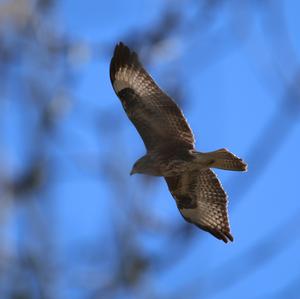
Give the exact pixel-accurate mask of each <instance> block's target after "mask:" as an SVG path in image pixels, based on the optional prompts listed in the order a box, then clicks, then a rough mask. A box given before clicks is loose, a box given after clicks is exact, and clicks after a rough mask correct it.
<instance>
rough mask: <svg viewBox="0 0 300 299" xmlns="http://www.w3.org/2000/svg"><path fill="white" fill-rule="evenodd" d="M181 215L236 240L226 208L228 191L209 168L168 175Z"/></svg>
mask: <svg viewBox="0 0 300 299" xmlns="http://www.w3.org/2000/svg"><path fill="white" fill-rule="evenodd" d="M165 180H166V182H167V184H168V187H169V190H170V192H171V194H172V196H173V197H174V198H175V200H176V204H177V207H178V209H179V211H180V213H181V215H182V216H183V217H184V218H185V219H186V220H187V221H188V222H191V223H193V224H195V225H196V226H198V227H199V228H201V229H203V230H205V231H208V232H209V233H211V234H212V235H214V236H215V237H217V238H218V239H220V240H223V241H224V242H225V243H227V242H228V240H230V241H233V237H232V235H231V234H230V226H229V221H228V212H227V205H228V201H227V195H226V193H225V191H224V190H223V188H222V185H221V183H220V182H219V180H218V178H217V176H216V175H215V173H214V172H213V171H212V170H210V169H202V170H199V171H194V172H188V173H184V174H182V175H179V176H176V177H166V178H165Z"/></svg>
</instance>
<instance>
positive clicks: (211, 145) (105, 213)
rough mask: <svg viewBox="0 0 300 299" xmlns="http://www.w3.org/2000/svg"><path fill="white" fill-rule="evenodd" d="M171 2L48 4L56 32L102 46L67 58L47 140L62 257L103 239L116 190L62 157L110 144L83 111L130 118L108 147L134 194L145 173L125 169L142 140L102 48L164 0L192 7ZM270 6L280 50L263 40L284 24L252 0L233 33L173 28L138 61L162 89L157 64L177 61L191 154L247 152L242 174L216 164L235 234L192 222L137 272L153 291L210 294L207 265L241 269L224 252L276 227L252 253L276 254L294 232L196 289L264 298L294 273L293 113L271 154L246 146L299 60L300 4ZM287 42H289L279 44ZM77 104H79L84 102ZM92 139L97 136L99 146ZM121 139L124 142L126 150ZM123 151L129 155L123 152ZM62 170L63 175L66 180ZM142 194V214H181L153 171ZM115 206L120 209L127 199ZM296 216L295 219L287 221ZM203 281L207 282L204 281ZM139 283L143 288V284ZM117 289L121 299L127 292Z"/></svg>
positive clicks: (238, 249) (161, 67)
mask: <svg viewBox="0 0 300 299" xmlns="http://www.w3.org/2000/svg"><path fill="white" fill-rule="evenodd" d="M171 2H172V1H158V0H152V1H138V0H129V1H121V0H119V1H117V0H113V1H79V0H66V1H63V2H60V3H58V4H57V5H56V11H55V13H56V14H57V15H58V17H59V24H58V28H59V29H60V30H62V31H63V32H65V34H66V35H68V36H71V37H72V38H73V39H75V40H78V41H83V43H86V44H87V45H89V44H93V45H99V46H98V47H97V51H99V53H95V52H94V50H93V51H91V52H90V59H88V60H87V61H86V62H85V63H83V64H81V65H78V66H74V71H75V74H76V78H75V80H76V85H75V89H74V90H72V95H73V96H74V98H75V100H74V103H72V107H71V110H70V113H69V114H68V116H67V117H66V119H64V123H63V131H62V139H63V144H64V145H63V148H62V149H58V148H56V147H55V146H53V149H52V150H53V153H54V154H58V156H59V157H60V158H59V160H60V163H61V164H60V173H59V174H58V177H57V179H56V181H55V188H54V189H53V191H52V193H51V194H49V197H50V198H52V200H53V206H54V213H55V217H54V218H55V219H56V222H55V224H54V227H55V231H56V233H57V235H58V237H59V238H58V240H59V242H58V244H57V247H58V250H59V252H60V253H61V256H62V259H64V258H66V257H68V255H69V254H71V255H72V253H74V252H73V250H74V249H73V248H74V246H77V245H80V244H89V243H95V242H100V243H101V242H107V241H108V240H110V238H111V230H110V228H109V223H110V220H111V219H110V218H111V215H112V213H114V210H112V208H113V205H112V203H111V198H112V197H114V196H115V195H116V194H115V192H114V190H111V186H110V185H109V184H108V182H107V181H106V180H105V179H103V180H99V177H91V176H85V174H84V172H83V171H82V170H78V168H76V167H74V165H72V163H71V162H70V160H69V159H68V156H69V155H71V156H73V155H74V156H76V155H77V154H80V153H81V152H88V153H91V160H92V157H93V155H97V154H99V153H100V154H101V155H104V154H105V153H106V152H107V151H109V150H111V145H112V144H113V142H114V136H109V135H108V134H106V135H102V136H101V137H99V134H98V132H97V131H96V130H95V129H94V128H93V127H92V125H91V120H90V118H91V119H92V118H93V117H94V115H95V114H97V109H98V110H99V111H100V110H101V111H103V110H109V111H114V115H115V116H116V118H117V119H118V120H119V121H120V122H123V123H124V122H125V123H127V126H125V127H124V126H122V128H120V130H122V134H121V136H122V138H123V139H124V140H127V141H128V142H127V143H125V142H123V143H122V142H120V144H118V143H117V144H116V150H117V151H119V153H117V154H116V159H120V162H119V163H120V165H121V166H122V167H123V168H124V169H123V175H124V180H125V182H126V186H127V188H128V189H129V190H130V192H131V194H132V196H133V197H134V196H136V194H137V193H138V192H141V191H142V190H141V180H142V178H141V177H138V176H135V177H130V176H129V175H128V174H129V171H130V169H131V165H132V164H133V163H134V161H135V160H136V159H137V158H138V157H140V156H141V155H142V154H143V153H144V148H143V143H142V141H141V139H140V137H139V135H138V134H137V132H136V131H135V128H134V127H133V126H132V125H131V124H130V122H129V121H128V120H127V117H126V115H125V113H124V111H123V109H122V107H121V105H120V103H119V100H118V98H117V97H116V95H115V94H114V92H113V90H112V88H111V84H110V81H109V73H108V69H109V61H110V54H109V53H108V52H107V51H108V50H109V49H108V48H107V45H109V46H111V50H112V48H113V45H114V44H115V43H117V42H118V41H120V40H123V41H124V42H126V38H132V36H134V34H136V33H137V32H143V30H142V29H143V28H144V27H148V28H149V27H150V28H151V24H154V25H155V24H156V23H157V22H158V20H159V17H160V15H161V12H162V11H163V10H164V8H165V7H167V6H168V5H174V7H175V6H176V5H178V6H180V7H182V9H186V14H192V13H193V5H192V4H191V5H189V4H187V2H188V1H174V4H170V3H171ZM191 3H193V2H192V1H191ZM229 3H230V4H228V5H227V6H225V7H226V8H225V9H223V10H222V11H220V12H219V14H218V19H217V22H215V24H214V30H215V31H216V32H223V31H226V30H227V31H228V30H229V29H228V28H227V27H226V26H227V25H226V24H228V22H227V20H228V18H229V16H230V15H231V5H233V4H234V1H233V2H230V1H229ZM278 3H279V4H280V3H281V7H282V9H283V14H282V15H283V16H284V18H285V21H286V26H287V32H288V40H284V39H283V40H280V42H281V43H282V44H284V45H286V44H287V43H288V42H290V43H291V45H292V46H291V47H282V48H280V47H279V49H281V51H277V48H276V47H274V48H272V47H270V46H269V41H270V40H272V38H274V37H273V36H275V37H276V34H275V35H273V33H272V32H275V33H276V30H278V32H279V31H280V30H281V28H280V27H279V28H278V27H277V26H276V22H275V23H274V24H273V23H270V24H272V25H271V27H270V28H269V30H268V31H264V30H263V26H262V24H263V22H264V21H265V19H266V18H265V15H264V13H262V12H260V13H258V12H253V11H254V10H253V9H252V8H251V5H248V9H249V10H247V11H246V12H245V13H244V14H241V15H242V16H243V18H242V19H241V20H240V23H241V24H242V25H243V26H242V25H241V28H234V30H232V28H231V30H232V31H228V32H229V34H227V35H224V36H225V38H223V39H222V38H218V35H217V34H216V39H215V40H213V41H212V40H210V39H209V37H211V35H205V34H201V33H197V30H196V33H195V32H192V29H191V35H190V37H189V38H186V36H185V34H184V33H183V32H179V33H178V34H177V35H176V36H172V38H170V41H169V42H170V43H171V44H173V45H174V44H175V45H180V46H178V47H175V48H176V53H170V55H168V53H167V55H166V54H164V55H165V56H161V57H160V58H158V59H153V60H152V61H150V62H149V63H148V64H147V69H149V70H150V72H151V74H152V75H153V77H154V78H155V79H156V80H157V82H158V83H159V84H160V85H161V86H162V87H164V88H167V83H166V82H170V80H172V78H170V72H169V73H168V72H167V71H166V70H168V69H173V70H176V71H177V73H179V74H180V78H181V80H184V95H185V96H186V98H187V100H186V103H185V106H184V108H183V110H184V114H185V116H186V117H187V119H188V121H189V123H190V125H191V127H192V128H193V131H194V135H195V137H196V141H197V143H196V146H197V148H198V149H199V150H200V151H212V150H215V149H218V148H223V147H226V148H228V149H230V150H231V151H232V152H234V153H236V154H237V155H239V156H241V157H243V158H244V159H245V160H246V161H249V159H251V162H252V164H249V171H248V173H245V174H244V173H230V172H225V171H217V173H218V176H219V178H220V179H221V180H222V183H223V186H224V188H225V189H226V191H227V193H228V195H229V200H230V203H229V211H230V222H231V228H232V232H233V235H234V237H235V241H234V242H233V243H232V244H229V245H228V244H227V245H225V244H223V243H221V242H219V241H218V240H216V239H214V238H213V237H211V236H210V235H209V234H205V233H203V232H202V231H199V239H197V237H196V238H194V239H193V244H192V246H190V248H189V250H188V251H187V252H185V253H184V257H183V258H182V259H181V261H180V262H179V263H178V264H176V266H175V267H172V268H171V269H169V270H167V271H165V272H164V273H159V274H157V273H155V272H154V273H153V274H154V275H152V276H151V277H149V278H148V280H146V285H147V286H153V288H154V289H155V292H156V293H158V294H160V293H161V294H169V293H170V294H172V291H173V289H174V285H176V286H182V287H183V288H184V289H185V288H187V289H188V290H189V291H190V292H191V293H188V296H189V297H188V298H200V297H199V296H200V295H201V290H202V289H203V290H204V294H207V293H208V294H209V292H210V290H211V289H213V288H214V284H215V282H213V281H209V277H213V274H215V276H214V277H221V276H218V275H217V274H216V273H215V272H217V271H218V270H219V269H222V268H220V265H224V264H227V263H228V266H227V267H226V269H227V270H228V279H229V280H230V276H234V275H235V274H236V273H233V272H232V271H239V270H238V269H239V267H238V265H234V264H233V265H232V267H231V265H230V263H231V261H235V258H237V257H238V256H239V255H241V254H243V253H244V252H245V251H247V250H248V249H249V248H251V247H254V246H256V245H257V244H258V242H259V241H261V240H262V239H263V238H264V236H267V235H268V234H271V233H272V232H273V231H275V230H276V233H278V240H279V241H278V243H276V242H275V243H274V245H273V247H272V246H271V248H270V249H268V250H270V251H269V252H260V253H261V254H262V255H265V256H269V255H271V254H272V252H275V251H276V248H278V247H280V246H281V244H280V241H281V240H282V241H283V242H288V241H286V240H290V238H291V239H293V241H292V242H290V243H289V245H288V246H287V247H286V248H284V249H283V250H282V251H281V252H280V254H278V255H277V256H276V257H275V258H273V259H271V260H269V261H268V262H266V263H265V264H264V265H263V266H262V267H259V268H258V269H257V270H256V271H253V272H251V274H250V275H249V276H247V277H246V278H245V279H242V280H241V281H240V282H239V283H237V284H234V285H232V286H230V287H228V288H226V289H225V290H223V291H222V292H220V293H216V294H214V295H213V296H212V297H210V296H208V295H207V296H206V295H205V297H204V298H218V299H225V298H249V299H250V298H251V299H252V298H260V296H262V298H266V297H264V296H265V295H269V294H273V292H276V290H277V289H278V290H280V289H281V288H283V287H284V286H286V285H287V284H289V282H290V281H292V280H294V279H297V278H299V277H300V276H299V263H300V255H299V250H300V242H299V229H298V226H295V227H293V228H292V229H291V227H290V226H287V230H284V227H285V225H286V223H288V221H289V219H290V218H293V217H294V215H297V212H298V214H299V211H300V203H299V192H298V185H299V173H298V169H299V168H300V159H299V158H298V157H299V150H300V139H299V136H300V122H299V118H298V121H295V124H294V125H293V126H291V127H290V128H288V132H289V133H288V134H286V138H285V139H284V141H283V142H282V143H281V145H280V146H278V147H276V149H274V151H276V153H275V156H274V157H273V159H272V160H271V162H270V163H268V157H252V156H251V150H252V149H253V147H254V144H256V145H257V143H259V145H263V144H264V142H269V141H270V140H269V139H267V140H264V139H263V140H261V139H259V136H261V134H262V132H263V131H264V130H265V128H266V126H267V125H268V123H269V121H270V119H272V118H273V117H275V115H277V114H278V113H279V117H278V119H279V120H283V119H284V118H283V117H282V118H281V117H280V115H284V111H282V114H281V112H278V106H279V103H280V102H282V101H284V100H285V95H284V93H285V86H286V85H285V84H283V78H285V80H287V81H288V82H289V80H291V79H292V74H293V72H294V71H295V70H296V69H297V64H295V63H291V62H295V61H298V60H299V53H300V39H299V28H300V24H299V16H298V12H299V10H300V3H298V2H296V1H278ZM236 5H237V4H236ZM237 6H238V5H237ZM275 6H276V5H275ZM187 7H188V9H187ZM232 7H233V6H232ZM234 7H235V6H234ZM241 15H239V16H241ZM275 20H276V18H275ZM238 24H239V23H238ZM250 24H251V25H250ZM246 25H247V26H246ZM248 25H249V27H248ZM244 28H246V29H247V32H246V34H245V33H243V29H244ZM243 34H245V36H247V37H246V38H245V37H244V35H243ZM231 35H232V36H231ZM235 35H236V36H235ZM221 36H223V35H221ZM236 40H239V41H240V42H236ZM101 45H103V47H102V46H101ZM219 48H220V49H225V50H224V51H220V52H222V53H223V52H224V53H225V54H223V55H220V56H219V55H215V54H214V52H216V53H218V49H219ZM286 48H288V49H292V51H290V52H289V51H286V50H285V49H286ZM169 56H170V58H168V57H169ZM211 59H212V61H213V62H211ZM208 61H209V62H208ZM266 66H267V67H266ZM266 70H267V71H266ZM278 70H281V71H282V72H281V71H278ZM167 91H168V90H167ZM82 106H85V107H86V108H85V109H84V110H81V109H80V107H82ZM296 108H297V106H296ZM298 108H299V107H298ZM282 109H284V108H282ZM116 125H118V124H116ZM284 126H285V124H284V123H282V127H281V124H278V127H277V128H278V132H270V134H271V135H272V134H274V136H276V134H280V130H281V129H282V128H283V129H284ZM97 138H102V140H101V146H100V148H99V140H98V139H97ZM124 145H126V147H124V148H123V146H124ZM265 145H266V147H267V146H268V144H265ZM120 146H122V148H120ZM123 156H125V157H126V159H123ZM124 160H125V161H126V162H124ZM256 163H266V166H264V167H263V169H264V171H263V173H262V174H260V173H259V169H260V168H259V167H258V165H257V164H256ZM65 174H67V175H65ZM256 175H257V176H258V177H259V178H258V179H257V180H256V181H255V182H254V183H253V185H251V187H250V188H249V189H247V192H243V191H242V190H243V189H242V188H243V186H245V185H247V184H248V182H249V184H250V180H251V178H252V177H255V176H256ZM65 177H68V179H64V178H65ZM239 186H241V187H240V188H241V189H239ZM145 197H146V198H145V199H144V200H145V208H147V209H148V212H149V213H155V214H157V215H160V216H161V217H162V218H164V219H172V220H173V221H174V223H179V222H181V221H183V219H182V218H181V216H180V214H179V213H178V211H177V208H176V206H175V203H174V201H173V198H172V197H171V195H170V194H169V192H168V190H167V187H166V185H165V183H164V181H163V180H162V179H156V180H155V184H153V185H150V187H149V190H147V196H145ZM87 203H88V204H87ZM123 204H124V206H126V203H123ZM49 217H50V216H49ZM51 217H52V216H51ZM295 223H296V224H297V225H299V224H300V223H299V222H298V223H297V222H296V221H295ZM195 230H196V228H195ZM196 236H197V234H196ZM291 236H293V237H291ZM108 242H109V241H108ZM144 242H145V243H147V242H150V245H149V244H148V245H149V246H153V247H155V246H159V244H160V243H159V241H155V236H151V238H148V239H147V237H146V238H145V240H144ZM151 242H152V243H151ZM148 245H147V246H148ZM171 250H172V248H170V251H171ZM247 258H248V256H247V255H245V259H242V260H239V262H240V268H241V269H242V268H243V267H247V268H251V264H252V263H255V258H254V257H253V256H252V257H251V259H250V257H249V260H247ZM256 258H258V257H256ZM75 267H76V266H75ZM78 267H79V265H78ZM231 269H233V270H231ZM224 276H225V278H226V274H225V275H223V276H222V277H223V278H224ZM203 281H204V285H203V284H201V282H203ZM224 283H226V281H225V282H224ZM198 284H199V289H198ZM148 291H149V293H150V294H151V291H150V290H148ZM152 291H153V290H152ZM153 292H154V291H153ZM152 294H153V293H152ZM73 295H74V294H73ZM76 295H78V294H75V295H74V298H76ZM120 297H122V298H126V296H125V295H120ZM128 298H130V297H129V296H128ZM201 298H202V297H201ZM270 298H273V297H270Z"/></svg>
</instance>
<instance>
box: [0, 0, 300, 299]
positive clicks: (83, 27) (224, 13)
mask: <svg viewBox="0 0 300 299" xmlns="http://www.w3.org/2000/svg"><path fill="white" fill-rule="evenodd" d="M299 11H300V2H299V1H296V0H286V1H284V0H277V1H271V0H264V1H262V0H261V1H258V0H245V1H239V0H222V1H221V0H197V1H196V0H194V1H193V0H148V1H146V0H143V1H140V0H126V1H122V0H112V1H96V0H91V1H82V0H65V1H55V0H1V1H0V165H1V166H0V298H1V299H6V298H9V299H10V298H12V299H29V298H30V299H31V298H33V299H39V298H45V299H46V298H47V299H48V298H49V299H50V298H55V299H65V298H69V299H73V298H74V299H77V298H78V299H79V298H80V299H81V298H82V299H86V298H87V299H92V298H142V299H146V298H147V299H148V298H149V299H150V298H155V299H156V298H157V299H167V298H168V299H171V298H172V299H173V298H174V299H181V298H182V299H183V298H204V299H206V298H216V299H224V298H246V299H253V298H254V299H265V298H299V293H300V292H299V291H300V270H299V269H300V268H299V264H300V242H299V241H300V240H299V239H300V238H299V237H300V229H299V227H300V195H299V193H300V192H299V184H300V180H299V169H300V160H299V153H300V65H299V59H300V21H299ZM119 41H123V42H125V43H127V44H128V45H129V46H130V47H131V48H133V49H135V50H136V51H137V52H138V53H139V55H140V58H141V60H142V61H143V63H144V65H145V66H146V67H147V69H148V70H149V71H150V73H151V74H152V75H153V77H154V78H155V79H156V80H157V81H158V83H159V84H160V85H161V86H162V87H163V89H164V90H166V91H167V92H168V93H169V94H170V95H171V96H173V97H174V99H175V100H176V101H177V103H178V104H179V105H180V106H181V107H182V108H183V110H184V112H185V115H186V117H187V119H188V120H189V122H190V125H191V127H192V128H193V130H194V134H195V137H196V140H197V148H198V149H199V150H200V151H211V150H215V149H218V148H222V147H226V148H229V149H230V150H232V151H233V152H234V153H236V154H238V155H239V156H241V157H243V158H244V159H245V160H246V161H247V162H248V163H249V171H248V172H247V173H232V172H225V171H217V173H218V175H219V178H220V179H221V180H222V182H223V186H224V187H225V189H226V191H227V193H228V194H229V199H230V204H229V211H230V221H231V227H232V233H233V235H234V237H235V241H234V242H233V243H231V244H224V243H223V242H221V241H219V240H217V239H215V238H213V237H212V236H211V235H209V234H208V233H205V232H202V231H201V230H199V229H197V228H196V227H194V226H192V225H189V224H187V223H186V222H184V220H183V218H182V217H181V216H180V214H179V212H178V210H177V208H176V205H175V202H174V200H173V198H172V197H171V195H170V194H169V192H168V190H167V187H166V185H165V183H164V181H163V180H162V179H161V178H150V177H147V176H141V175H139V176H133V177H130V176H129V172H130V169H131V166H132V164H133V163H134V161H135V160H136V159H137V158H138V157H140V156H141V155H143V153H144V151H145V150H144V147H143V143H142V141H141V139H140V137H139V136H138V134H137V132H136V131H135V128H134V127H133V125H132V124H131V123H130V122H129V121H128V119H127V117H126V115H125V113H124V111H123V109H122V107H121V104H120V102H119V100H118V98H117V97H116V95H115V94H114V92H113V90H112V88H111V84H110V81H109V71H108V70H109V62H110V58H111V55H112V51H113V48H114V46H115V44H116V43H117V42H119Z"/></svg>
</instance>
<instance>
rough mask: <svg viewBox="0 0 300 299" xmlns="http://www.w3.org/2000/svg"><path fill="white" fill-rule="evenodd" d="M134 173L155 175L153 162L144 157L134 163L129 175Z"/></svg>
mask: <svg viewBox="0 0 300 299" xmlns="http://www.w3.org/2000/svg"><path fill="white" fill-rule="evenodd" d="M135 173H143V174H149V175H157V174H156V171H155V169H154V167H153V161H152V160H151V159H150V158H149V156H144V157H142V158H140V159H139V160H137V161H136V162H135V163H134V165H133V167H132V169H131V172H130V175H133V174H135Z"/></svg>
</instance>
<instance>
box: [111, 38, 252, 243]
mask: <svg viewBox="0 0 300 299" xmlns="http://www.w3.org/2000/svg"><path fill="white" fill-rule="evenodd" d="M110 80H111V83H112V86H113V89H114V90H115V92H116V94H117V96H118V97H119V98H120V100H121V103H122V105H123V108H124V110H125V112H126V114H127V116H128V118H129V119H130V120H131V122H132V123H133V125H134V126H135V127H136V129H137V131H138V133H139V134H140V136H141V137H142V139H143V142H144V144H145V147H146V150H147V153H146V155H144V156H143V157H141V158H140V159H138V160H137V161H136V162H135V163H134V165H133V168H132V170H131V173H130V174H135V173H142V174H147V175H152V176H162V177H164V179H165V180H166V182H167V185H168V188H169V191H170V192H171V194H172V196H173V197H174V199H175V201H176V204H177V207H178V209H179V211H180V213H181V215H182V216H183V217H184V219H185V220H186V221H188V222H190V223H193V224H195V225H196V226H198V227H199V228H201V229H203V230H205V231H207V232H209V233H211V234H212V235H213V236H215V237H216V238H218V239H220V240H223V241H224V242H225V243H227V242H228V240H230V241H233V236H232V235H231V233H230V226H229V220H228V212H227V206H228V201H227V195H226V193H225V191H224V190H223V188H222V185H221V183H220V182H219V180H218V178H217V176H216V175H215V173H214V172H213V171H212V170H211V168H219V169H225V170H235V171H245V170H246V169H247V164H246V163H245V162H244V161H243V160H242V159H240V158H238V157H237V156H235V155H234V154H232V153H231V152H229V151H228V150H227V149H219V150H216V151H213V152H208V153H203V152H197V151H196V149H195V139H194V136H193V133H192V131H191V128H190V126H189V125H188V123H187V121H186V119H185V117H184V115H183V113H182V111H181V109H180V108H179V107H178V106H177V104H176V103H175V102H174V101H173V100H172V99H171V98H170V97H169V96H168V95H167V94H166V93H165V92H163V91H162V90H161V89H160V88H159V87H158V85H157V84H156V83H155V82H154V80H153V79H152V78H151V76H150V75H149V74H148V72H147V71H146V70H145V69H144V67H143V66H142V64H141V62H140V61H139V58H138V56H137V54H136V53H135V52H133V51H131V50H130V49H129V48H128V47H127V46H126V45H124V44H123V43H122V42H120V43H118V44H117V45H116V47H115V50H114V53H113V57H112V59H111V63H110Z"/></svg>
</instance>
